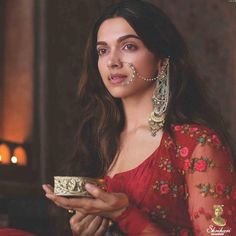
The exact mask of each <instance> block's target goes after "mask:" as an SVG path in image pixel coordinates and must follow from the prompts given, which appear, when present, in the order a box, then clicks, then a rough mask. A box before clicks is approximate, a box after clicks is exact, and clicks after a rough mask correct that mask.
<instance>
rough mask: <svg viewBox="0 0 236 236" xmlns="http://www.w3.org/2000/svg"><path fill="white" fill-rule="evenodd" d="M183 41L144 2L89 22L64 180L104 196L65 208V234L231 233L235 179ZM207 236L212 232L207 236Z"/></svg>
mask: <svg viewBox="0 0 236 236" xmlns="http://www.w3.org/2000/svg"><path fill="white" fill-rule="evenodd" d="M204 94H205V93H204V92H203V82H202V81H200V79H199V78H198V77H197V74H196V73H195V71H194V68H193V66H192V63H191V60H190V58H189V54H188V51H187V48H186V45H185V42H184V41H183V39H182V37H181V36H180V35H179V33H178V32H177V30H176V29H175V27H174V26H173V24H172V23H171V22H170V20H169V19H168V18H167V16H166V15H165V14H164V13H163V12H162V11H161V10H160V9H158V8H156V7H155V6H153V5H152V4H150V3H146V2H144V1H139V0H130V1H121V2H120V3H117V4H114V5H112V6H110V7H109V8H107V9H106V10H105V12H104V13H103V15H102V16H101V17H100V18H99V19H98V20H97V22H96V23H95V25H94V27H93V29H92V32H91V35H90V38H89V40H88V45H87V48H86V54H85V63H84V68H83V75H82V77H81V79H80V82H79V98H80V108H79V109H80V114H81V118H80V124H79V130H78V145H77V151H76V155H75V158H74V160H73V165H72V166H73V167H74V168H73V172H71V173H70V174H71V175H77V176H78V175H83V176H89V177H104V178H105V180H106V187H107V192H104V191H102V190H101V189H99V188H97V187H96V186H93V185H91V184H87V185H86V189H87V191H88V192H89V193H90V194H91V195H92V196H93V197H94V199H87V198H81V199H67V198H63V197H58V196H55V195H54V194H53V189H52V188H51V187H50V186H48V185H44V186H43V187H44V190H45V191H46V196H47V197H48V198H49V199H51V200H52V201H54V202H55V203H56V204H57V205H58V206H60V207H63V208H65V209H74V210H76V214H75V215H74V216H73V217H72V218H71V220H70V223H71V228H72V231H73V233H74V235H104V232H105V231H106V229H107V227H108V219H110V220H112V221H113V222H114V223H115V224H116V225H118V228H119V229H120V231H122V232H123V233H124V234H127V235H193V234H195V235H210V234H211V233H212V232H213V231H216V230H218V228H219V227H220V225H217V222H216V221H215V222H214V221H213V220H212V219H214V216H215V215H214V206H215V205H224V208H223V209H224V213H223V214H222V215H221V216H222V218H224V220H225V221H226V225H225V226H224V227H223V228H224V230H226V231H227V232H225V235H227V233H229V232H231V233H232V235H233V233H234V232H236V228H235V226H234V225H235V220H236V218H235V206H234V205H235V199H236V186H235V172H234V170H233V167H232V166H233V161H232V159H231V154H230V151H229V149H228V146H229V144H228V142H227V138H226V135H225V134H224V129H222V128H221V127H220V121H219V120H218V118H217V117H218V115H216V113H214V111H213V110H212V109H211V107H210V105H209V104H208V101H209V100H208V99H207V98H206V97H205V95H204ZM213 233H214V232H213Z"/></svg>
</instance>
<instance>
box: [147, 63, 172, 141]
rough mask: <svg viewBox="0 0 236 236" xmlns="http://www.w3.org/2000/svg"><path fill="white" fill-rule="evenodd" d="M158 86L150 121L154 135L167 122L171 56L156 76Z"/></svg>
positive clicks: (155, 91) (153, 98) (153, 97)
mask: <svg viewBox="0 0 236 236" xmlns="http://www.w3.org/2000/svg"><path fill="white" fill-rule="evenodd" d="M144 80H145V81H152V80H154V79H151V80H150V79H144ZM155 80H156V86H155V89H154V92H153V96H152V104H153V111H152V113H151V114H150V117H149V120H148V123H149V127H150V131H151V134H152V136H154V137H155V136H156V134H157V131H158V130H160V129H161V128H162V127H163V126H164V123H165V115H166V114H165V113H166V110H167V106H168V101H169V94H170V88H169V58H167V61H166V63H165V65H164V66H163V68H162V70H161V71H160V73H159V74H158V75H157V76H156V77H155Z"/></svg>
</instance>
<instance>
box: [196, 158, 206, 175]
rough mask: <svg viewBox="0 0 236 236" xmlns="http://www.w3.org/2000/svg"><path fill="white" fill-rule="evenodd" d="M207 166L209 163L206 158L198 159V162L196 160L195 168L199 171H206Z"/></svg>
mask: <svg viewBox="0 0 236 236" xmlns="http://www.w3.org/2000/svg"><path fill="white" fill-rule="evenodd" d="M206 168H207V164H206V162H205V161H204V160H198V161H197V162H195V164H194V169H195V170H197V171H200V172H202V171H205V170H206Z"/></svg>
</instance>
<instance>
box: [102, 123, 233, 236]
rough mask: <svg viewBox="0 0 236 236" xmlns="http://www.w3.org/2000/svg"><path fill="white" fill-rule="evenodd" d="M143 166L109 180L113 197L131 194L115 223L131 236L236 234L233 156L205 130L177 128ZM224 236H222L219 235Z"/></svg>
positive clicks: (165, 134) (107, 178)
mask: <svg viewBox="0 0 236 236" xmlns="http://www.w3.org/2000/svg"><path fill="white" fill-rule="evenodd" d="M173 130H174V137H175V140H173V139H172V138H171V136H170V135H169V134H168V133H164V134H163V137H162V140H161V144H160V146H159V147H158V148H157V150H156V151H155V152H154V153H153V154H152V155H151V156H149V157H148V158H147V159H146V160H145V161H144V162H143V163H141V164H140V165H139V166H138V167H136V168H134V169H132V170H129V171H125V172H122V173H118V174H116V175H115V176H113V178H111V177H109V176H106V184H107V190H108V191H109V192H123V193H126V194H127V195H128V197H129V200H130V206H129V208H128V209H127V210H126V211H124V213H123V214H122V215H121V216H119V217H118V218H117V219H115V221H116V222H117V223H118V225H119V227H120V229H121V230H122V231H123V232H124V233H126V234H127V235H181V236H187V235H216V233H220V232H221V233H222V234H221V235H236V178H235V171H234V169H233V162H232V157H231V153H230V151H229V150H228V149H227V148H226V147H225V146H223V145H222V143H221V141H220V139H219V137H218V136H217V134H216V133H215V132H214V131H212V130H211V129H209V128H207V127H204V126H200V125H176V126H173ZM218 235H219V234H218Z"/></svg>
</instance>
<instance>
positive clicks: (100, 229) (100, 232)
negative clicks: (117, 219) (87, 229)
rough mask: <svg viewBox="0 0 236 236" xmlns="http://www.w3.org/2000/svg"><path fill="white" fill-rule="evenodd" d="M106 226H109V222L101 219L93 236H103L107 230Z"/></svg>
mask: <svg viewBox="0 0 236 236" xmlns="http://www.w3.org/2000/svg"><path fill="white" fill-rule="evenodd" d="M108 225H109V220H107V219H106V218H103V219H102V223H101V224H100V226H99V227H98V229H97V231H96V232H95V234H94V236H103V235H104V233H105V232H106V230H107V228H108Z"/></svg>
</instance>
